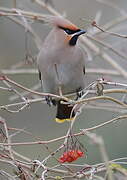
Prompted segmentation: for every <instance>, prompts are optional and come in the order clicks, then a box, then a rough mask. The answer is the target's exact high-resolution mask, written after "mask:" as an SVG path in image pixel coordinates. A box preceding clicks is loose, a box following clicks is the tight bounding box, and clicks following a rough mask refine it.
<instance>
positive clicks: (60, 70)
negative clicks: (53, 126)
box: [37, 16, 86, 123]
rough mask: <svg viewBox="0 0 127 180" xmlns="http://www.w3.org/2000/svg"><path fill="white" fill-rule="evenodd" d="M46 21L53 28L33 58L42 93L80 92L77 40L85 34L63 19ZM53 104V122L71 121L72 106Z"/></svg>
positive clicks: (81, 80)
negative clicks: (55, 107) (55, 112)
mask: <svg viewBox="0 0 127 180" xmlns="http://www.w3.org/2000/svg"><path fill="white" fill-rule="evenodd" d="M48 21H49V23H50V24H51V25H52V27H53V28H52V30H51V32H50V33H49V34H48V36H47V37H46V39H45V40H44V43H43V45H42V47H41V49H40V53H39V55H38V59H37V64H38V70H39V77H40V80H42V86H43V92H46V93H52V94H56V95H67V94H70V93H76V92H78V91H81V90H82V89H83V88H84V74H85V61H84V59H85V57H84V53H83V51H82V49H81V48H80V47H79V45H78V42H77V40H78V37H79V36H80V35H82V34H84V33H86V31H85V30H81V29H79V28H78V27H77V26H76V25H74V24H72V23H71V22H70V21H68V20H66V19H64V18H63V17H57V16H51V17H49V19H48ZM53 102H54V100H53ZM55 102H56V106H57V114H56V121H57V122H59V123H62V122H64V121H66V120H67V121H68V120H73V118H74V116H75V112H74V111H73V110H72V109H73V106H71V105H69V104H67V103H63V102H61V100H55Z"/></svg>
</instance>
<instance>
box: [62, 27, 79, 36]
mask: <svg viewBox="0 0 127 180" xmlns="http://www.w3.org/2000/svg"><path fill="white" fill-rule="evenodd" d="M59 28H60V29H63V30H64V31H65V32H66V33H67V34H69V35H71V34H75V33H76V32H79V31H80V29H77V30H72V29H68V28H64V27H61V26H59Z"/></svg>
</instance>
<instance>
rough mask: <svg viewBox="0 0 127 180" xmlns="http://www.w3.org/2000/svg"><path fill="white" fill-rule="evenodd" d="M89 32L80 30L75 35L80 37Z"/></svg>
mask: <svg viewBox="0 0 127 180" xmlns="http://www.w3.org/2000/svg"><path fill="white" fill-rule="evenodd" d="M86 32H87V31H86V30H82V29H81V30H80V31H78V32H77V33H75V35H76V36H80V35H81V34H85V33H86Z"/></svg>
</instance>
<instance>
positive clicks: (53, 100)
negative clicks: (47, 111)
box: [45, 96, 56, 106]
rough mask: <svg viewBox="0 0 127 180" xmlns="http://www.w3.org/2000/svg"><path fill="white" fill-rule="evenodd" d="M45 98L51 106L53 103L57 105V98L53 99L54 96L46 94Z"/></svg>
mask: <svg viewBox="0 0 127 180" xmlns="http://www.w3.org/2000/svg"><path fill="white" fill-rule="evenodd" d="M45 100H46V102H47V104H48V105H49V106H51V105H54V106H56V100H55V99H52V97H50V96H46V97H45Z"/></svg>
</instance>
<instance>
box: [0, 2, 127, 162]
mask: <svg viewBox="0 0 127 180" xmlns="http://www.w3.org/2000/svg"><path fill="white" fill-rule="evenodd" d="M104 2H107V3H104ZM52 3H53V7H54V8H55V9H56V10H57V11H58V12H60V13H61V14H65V15H66V16H67V18H68V19H69V20H71V21H72V22H73V23H75V24H76V25H78V26H79V27H82V28H84V29H87V30H90V29H91V25H90V23H89V20H90V21H92V20H94V19H95V17H97V16H99V24H100V25H101V26H103V25H104V24H107V23H108V22H110V21H111V20H114V19H116V18H118V17H121V15H122V13H123V14H124V13H126V12H127V1H126V0H109V1H108V0H105V1H101V0H69V1H68V0H59V1H58V0H53V1H52ZM108 3H109V4H108ZM110 3H111V4H110ZM112 4H113V6H110V5H112ZM0 7H7V8H13V1H12V0H0ZM17 8H19V9H23V10H27V11H34V12H39V13H43V14H49V12H48V11H46V10H45V9H44V8H41V7H40V6H38V5H37V4H36V3H34V1H30V0H22V1H20V0H17ZM126 16H127V14H126ZM126 24H127V21H124V22H123V23H121V24H119V26H117V28H116V27H115V28H114V29H113V28H112V29H110V30H111V31H116V32H118V33H121V34H127V25H126ZM32 27H33V28H34V30H35V31H36V32H37V34H38V35H39V36H40V38H41V39H42V40H43V39H44V38H45V37H46V35H47V34H48V32H49V31H50V30H51V27H49V26H48V25H45V24H41V23H39V22H34V23H33V24H32ZM121 27H122V28H121ZM98 39H100V40H102V41H104V42H106V43H109V44H110V45H111V46H112V47H115V48H116V49H118V50H120V51H122V53H124V55H127V50H126V48H127V40H126V39H121V38H117V37H112V36H106V37H105V36H104V35H102V36H101V37H99V36H98ZM25 40H26V33H25V30H24V28H22V27H21V26H19V25H17V24H16V23H14V22H12V21H11V20H9V19H8V18H6V17H0V69H1V70H2V69H11V68H14V67H15V65H16V64H18V63H20V62H22V61H24V59H25V55H26V49H25V42H26V41H25ZM27 41H28V49H29V53H30V54H31V56H35V55H36V54H37V53H38V50H37V48H36V46H35V44H34V41H33V40H32V38H31V36H30V35H28V34H27ZM97 45H98V46H99V47H100V48H102V49H103V50H105V51H106V52H108V53H109V54H110V55H111V56H112V58H113V59H115V60H116V61H117V62H120V63H121V65H122V66H123V67H127V60H125V59H122V58H121V57H119V56H117V55H116V54H114V53H112V52H111V51H109V50H108V49H104V47H101V46H100V45H99V44H97ZM90 53H91V54H92V55H91V59H90V58H88V59H87V60H86V68H95V69H96V68H105V69H106V68H107V69H108V70H109V69H111V70H112V67H111V66H110V65H109V64H108V63H107V62H105V61H104V60H103V59H102V58H101V57H100V56H98V55H97V54H94V53H92V52H90ZM23 68H34V69H36V64H33V65H30V64H29V65H26V66H24V67H23ZM125 70H126V68H125ZM8 76H9V77H10V78H11V79H13V80H15V81H17V82H19V83H21V84H23V85H24V86H26V87H28V88H31V87H33V86H34V85H36V84H38V83H39V80H38V74H36V73H35V74H34V73H33V74H16V75H11V74H9V75H8ZM103 76H105V77H106V78H107V79H109V80H112V81H117V82H126V78H123V77H122V76H117V75H115V76H111V75H104V74H103V73H102V74H93V73H91V74H90V73H88V74H86V85H88V84H90V83H91V82H92V81H95V80H96V79H97V78H101V77H103ZM2 85H3V84H2V83H1V86H2ZM19 92H22V90H19ZM13 95H14V94H12V93H9V92H7V91H2V90H0V105H5V104H9V103H14V102H20V99H16V100H14V101H12V99H13V98H12V96H13ZM116 97H117V96H116ZM118 98H122V96H119V97H118ZM55 113H56V109H55V107H49V106H48V105H46V104H43V103H41V102H40V103H35V104H32V105H30V107H29V108H27V109H24V110H23V111H21V112H19V113H8V112H6V111H2V110H1V111H0V116H2V117H3V118H4V119H5V120H6V122H7V125H8V126H9V127H15V128H21V129H22V128H24V129H25V130H27V131H29V132H31V133H32V135H33V137H31V136H29V135H26V134H24V133H19V134H17V135H16V136H14V137H13V142H27V141H33V140H35V139H34V137H40V138H41V139H42V140H49V139H53V138H57V137H60V136H63V135H65V134H66V132H67V130H68V126H69V124H68V123H64V124H58V123H56V122H55V121H54V117H55ZM120 114H121V113H120V112H117V111H114V110H110V111H107V110H103V109H88V108H87V107H84V109H83V111H82V113H81V115H80V116H79V117H78V118H77V120H76V122H75V125H74V132H79V130H80V129H83V128H89V127H92V126H94V125H97V124H99V123H102V122H105V121H107V120H110V119H112V118H114V117H117V116H118V115H120ZM126 129H127V122H126V120H125V121H120V122H119V123H114V124H111V125H108V126H105V127H103V128H100V129H97V130H96V131H95V133H97V135H101V136H102V137H103V139H104V142H105V146H106V150H107V153H108V156H109V159H115V158H119V157H125V156H127V142H126V136H127V132H126ZM79 139H80V141H81V142H82V143H83V144H84V146H85V147H86V148H87V151H88V157H87V159H84V158H81V159H80V160H78V161H79V162H80V163H89V164H94V163H99V162H101V157H100V152H99V151H98V148H97V147H96V146H95V145H93V144H92V143H89V141H88V139H87V137H86V136H83V137H80V138H79ZM60 143H62V141H61V142H59V143H54V144H49V148H50V150H52V151H53V150H55V149H56V147H58V146H59V145H60ZM14 149H15V150H17V151H18V152H19V153H21V154H23V155H25V156H27V157H29V158H30V159H33V160H34V159H40V160H42V159H43V158H44V157H45V156H46V155H47V154H48V152H47V150H46V149H45V147H44V146H43V145H42V146H40V145H36V146H18V147H14Z"/></svg>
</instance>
